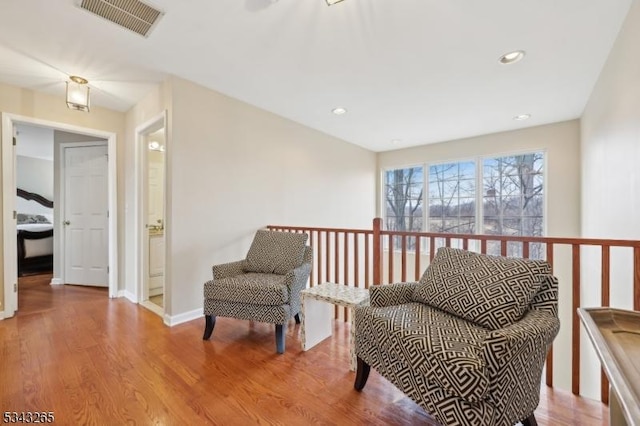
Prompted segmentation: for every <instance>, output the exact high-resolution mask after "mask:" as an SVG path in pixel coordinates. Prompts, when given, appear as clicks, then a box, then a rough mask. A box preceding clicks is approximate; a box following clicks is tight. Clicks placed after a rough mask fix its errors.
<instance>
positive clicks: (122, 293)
mask: <svg viewBox="0 0 640 426" xmlns="http://www.w3.org/2000/svg"><path fill="white" fill-rule="evenodd" d="M116 297H124V298H126V299H127V300H129V301H130V302H133V303H138V298H137V297H136V295H135V294H133V293H131V292H130V291H129V290H118V294H117V296H116Z"/></svg>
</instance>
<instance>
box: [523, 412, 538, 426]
mask: <svg viewBox="0 0 640 426" xmlns="http://www.w3.org/2000/svg"><path fill="white" fill-rule="evenodd" d="M520 423H522V426H538V421H537V420H536V416H534V415H533V413H531V415H530V416H529V417H527V418H526V419H524V420H522V421H521V422H520Z"/></svg>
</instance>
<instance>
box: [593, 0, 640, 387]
mask: <svg viewBox="0 0 640 426" xmlns="http://www.w3.org/2000/svg"><path fill="white" fill-rule="evenodd" d="M638 46H640V2H638V1H637V0H636V1H634V2H633V4H632V6H631V9H630V10H629V14H628V15H627V18H626V21H625V23H624V25H623V27H622V29H621V30H620V34H619V35H618V38H617V40H616V42H615V44H614V46H613V49H612V50H611V53H610V54H609V58H608V60H607V62H606V64H605V67H604V69H603V70H602V73H601V74H600V78H599V80H598V82H597V84H596V85H595V87H594V89H593V92H592V94H591V97H590V98H589V102H588V104H587V106H586V108H585V111H584V114H583V116H582V120H581V132H582V235H583V236H584V237H600V238H620V239H634V240H637V239H640V220H639V218H640V167H639V164H640V49H639V48H638ZM588 255H589V256H591V257H590V258H591V259H593V261H592V262H590V263H591V264H593V265H595V266H594V267H592V268H589V269H588V270H583V274H582V275H583V277H584V283H583V288H582V292H581V298H582V300H583V303H584V304H585V305H587V306H600V297H601V292H600V286H599V285H598V284H597V283H596V282H595V280H592V279H591V277H597V276H598V275H599V273H600V270H599V267H598V265H599V262H600V253H599V252H597V253H594V252H590V253H588ZM611 269H612V272H613V274H612V276H611V306H614V307H618V308H622V309H632V308H633V293H632V285H631V283H632V281H631V280H632V277H633V275H632V257H631V254H630V253H629V252H627V253H620V250H618V251H612V268H611ZM582 354H583V355H582V361H583V365H584V364H585V363H597V357H596V355H595V353H594V352H593V350H592V349H591V344H590V342H589V340H588V338H587V337H586V335H585V334H583V335H582ZM581 379H582V380H583V381H586V382H588V383H590V384H592V385H593V386H592V387H594V391H593V392H589V396H592V397H594V398H595V397H597V395H598V393H597V390H598V389H599V386H598V385H599V380H598V378H597V377H584V376H583V377H582V378H581Z"/></svg>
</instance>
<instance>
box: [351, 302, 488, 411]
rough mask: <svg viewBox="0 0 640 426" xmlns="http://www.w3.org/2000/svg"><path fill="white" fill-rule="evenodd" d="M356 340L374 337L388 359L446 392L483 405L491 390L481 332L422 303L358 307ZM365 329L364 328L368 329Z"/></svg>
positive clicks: (476, 327) (463, 321)
mask: <svg viewBox="0 0 640 426" xmlns="http://www.w3.org/2000/svg"><path fill="white" fill-rule="evenodd" d="M362 311H364V312H365V314H364V315H365V317H364V318H362V320H361V321H359V320H357V321H358V327H364V328H365V330H361V329H360V328H359V329H358V332H357V335H358V338H363V337H362V336H375V337H374V338H373V339H374V340H377V341H376V342H370V344H365V345H362V346H363V347H369V346H371V344H372V345H373V346H382V347H383V348H384V350H385V351H386V352H387V354H389V357H390V359H392V360H393V359H397V360H400V361H401V362H402V363H403V364H404V365H406V366H408V367H409V368H410V369H411V370H414V371H419V372H420V373H421V374H423V375H425V376H426V377H427V380H429V381H433V382H435V383H437V384H438V386H439V387H441V388H443V389H444V390H446V391H447V393H449V394H452V395H456V396H459V397H461V398H463V399H465V400H467V401H470V402H478V401H482V400H484V399H485V398H486V395H487V392H488V389H489V379H488V376H487V371H486V364H485V362H484V358H483V351H482V348H483V345H482V344H483V342H484V339H485V337H486V336H487V334H488V333H490V332H489V331H488V330H486V329H485V328H482V327H480V326H478V325H475V324H473V323H470V322H468V321H465V320H463V319H462V318H459V317H456V316H453V315H450V314H448V313H446V312H443V311H441V310H438V309H435V308H432V307H430V306H428V305H424V304H422V303H406V304H402V305H396V306H385V307H379V308H378V307H368V308H364V309H359V310H358V314H360V312H362ZM366 329H368V330H366Z"/></svg>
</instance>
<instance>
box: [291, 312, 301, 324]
mask: <svg viewBox="0 0 640 426" xmlns="http://www.w3.org/2000/svg"><path fill="white" fill-rule="evenodd" d="M293 318H295V320H296V324H300V312H298V313H297V314H296V315H295V316H294V317H293Z"/></svg>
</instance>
